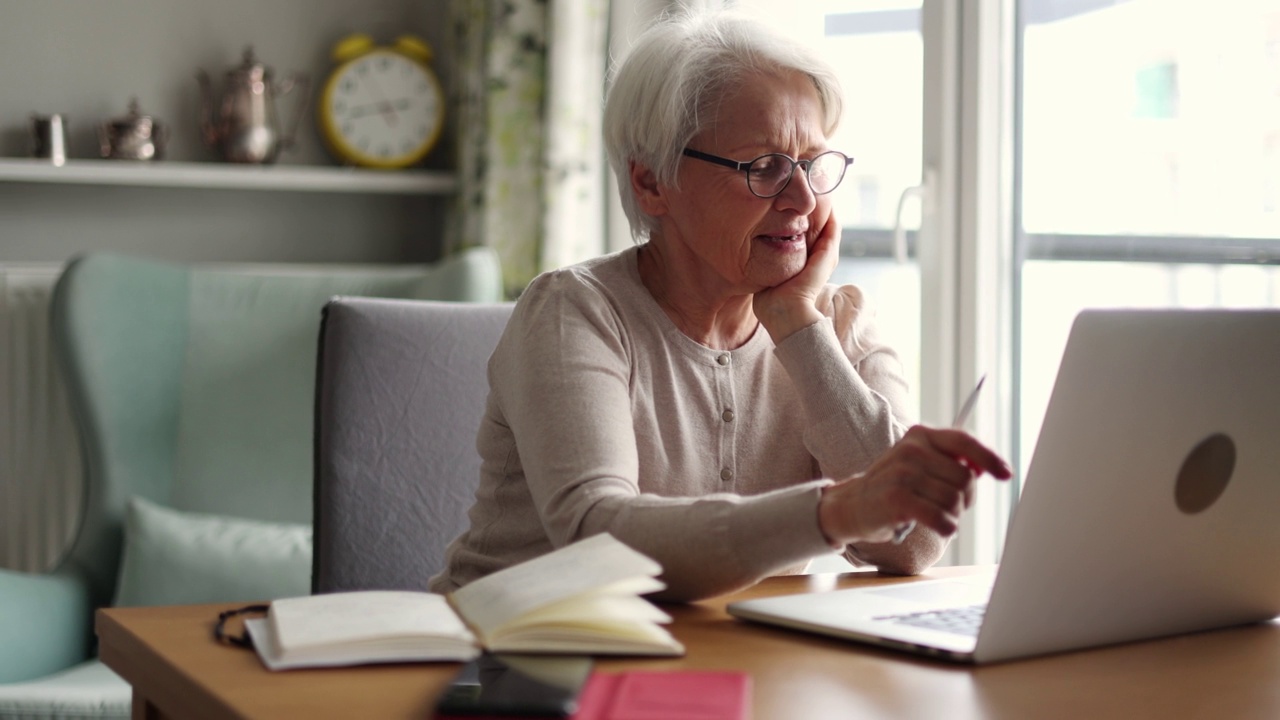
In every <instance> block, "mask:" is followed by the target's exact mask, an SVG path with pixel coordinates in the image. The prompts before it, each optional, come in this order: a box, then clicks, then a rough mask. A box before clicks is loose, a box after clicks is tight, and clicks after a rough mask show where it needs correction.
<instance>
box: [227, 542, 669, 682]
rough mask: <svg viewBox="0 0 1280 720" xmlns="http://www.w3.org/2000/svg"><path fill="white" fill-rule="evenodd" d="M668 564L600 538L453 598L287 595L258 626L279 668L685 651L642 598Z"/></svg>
mask: <svg viewBox="0 0 1280 720" xmlns="http://www.w3.org/2000/svg"><path fill="white" fill-rule="evenodd" d="M661 572H662V567H661V566H660V565H658V563H656V562H654V561H653V560H651V559H650V558H648V557H646V556H644V555H642V554H640V553H638V552H636V551H635V550H632V549H631V548H629V547H627V546H626V545H624V544H623V543H621V542H620V541H618V540H617V539H615V538H614V537H613V536H612V535H608V534H600V535H594V536H592V537H590V538H587V539H586V540H582V541H579V542H576V543H573V544H572V545H567V546H565V547H563V548H560V549H559V550H556V551H555V552H552V553H549V554H547V555H543V556H541V557H537V558H534V559H532V560H529V561H527V562H523V563H521V564H519V565H515V566H512V567H509V568H506V569H504V570H499V571H498V572H495V573H493V574H491V575H488V576H486V577H483V578H481V579H479V580H476V581H475V582H473V583H471V584H470V585H467V586H466V587H463V588H460V589H458V590H456V591H455V592H453V593H450V594H449V595H447V596H446V595H438V594H434V593H426V592H413V591H398V590H362V591H357V592H344V593H331V594H325V595H310V596H306V597H296V598H284V599H281V600H276V601H274V602H272V603H271V609H270V611H269V612H268V613H267V617H265V618H262V619H257V620H248V621H246V622H245V626H246V628H247V629H248V631H249V635H250V636H251V637H252V638H253V644H254V647H255V648H256V649H257V651H258V655H259V657H261V658H262V662H263V663H264V664H265V665H266V666H267V667H268V668H270V669H272V670H284V669H288V668H299V667H324V666H335V665H361V664H365V663H379V662H411V661H430V660H469V659H471V658H472V657H475V656H476V655H477V654H479V652H480V649H481V648H482V647H483V648H487V649H489V650H490V651H492V652H513V653H573V654H584V655H587V654H589V655H681V654H683V653H684V647H683V646H682V645H681V644H680V643H679V642H677V641H676V639H675V638H673V637H672V636H671V634H670V633H668V632H667V631H666V630H664V629H663V628H661V627H659V623H666V622H670V621H671V618H670V617H669V616H668V615H667V614H666V613H664V612H662V611H661V610H659V609H658V608H657V607H655V606H654V605H652V604H650V603H649V602H648V601H647V600H645V599H644V598H642V597H640V595H641V594H643V593H649V592H654V591H656V590H661V589H662V588H663V587H665V586H664V585H663V584H662V582H661V581H660V580H658V579H657V577H656V576H657V575H658V574H659V573H661Z"/></svg>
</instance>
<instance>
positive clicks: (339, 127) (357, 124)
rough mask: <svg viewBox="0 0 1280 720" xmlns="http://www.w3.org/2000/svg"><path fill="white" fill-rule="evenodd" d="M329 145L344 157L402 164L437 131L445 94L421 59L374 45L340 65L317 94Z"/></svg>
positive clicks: (416, 156)
mask: <svg viewBox="0 0 1280 720" xmlns="http://www.w3.org/2000/svg"><path fill="white" fill-rule="evenodd" d="M320 112H321V118H322V120H323V124H324V125H325V132H326V135H327V137H328V139H329V141H330V143H331V144H332V146H333V149H334V150H335V151H336V152H337V153H338V154H339V155H341V156H342V157H343V159H345V160H349V161H351V162H355V163H357V164H360V165H370V166H374V167H404V166H407V165H411V164H413V163H415V162H417V161H419V160H421V159H422V158H423V157H424V156H425V155H426V154H427V152H428V151H430V150H431V148H432V146H433V145H435V142H436V139H437V138H438V137H439V136H440V128H441V125H442V124H443V121H444V98H443V93H442V92H441V90H440V84H439V83H438V82H437V81H436V78H435V75H434V74H432V72H431V70H430V69H429V68H427V67H426V66H425V65H423V64H422V63H419V62H417V61H415V60H413V59H411V58H409V57H406V56H404V55H401V54H399V53H396V52H392V51H389V50H375V51H373V52H371V53H369V54H367V55H364V56H361V57H359V58H356V59H355V60H352V61H350V62H348V63H346V64H345V65H343V66H341V67H340V68H338V69H337V70H336V71H335V72H334V74H333V76H332V77H331V78H330V80H329V83H328V85H327V86H326V88H325V93H324V97H323V98H321V108H320Z"/></svg>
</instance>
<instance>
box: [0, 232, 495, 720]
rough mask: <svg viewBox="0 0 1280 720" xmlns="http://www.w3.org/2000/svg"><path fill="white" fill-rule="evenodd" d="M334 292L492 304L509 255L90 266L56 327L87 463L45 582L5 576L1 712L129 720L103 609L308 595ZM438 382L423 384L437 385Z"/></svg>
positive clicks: (66, 286)
mask: <svg viewBox="0 0 1280 720" xmlns="http://www.w3.org/2000/svg"><path fill="white" fill-rule="evenodd" d="M336 295H344V296H346V295H366V296H381V297H402V298H437V299H442V300H470V301H488V302H498V301H500V300H501V273H500V268H499V267H498V262H497V256H496V255H495V254H494V253H493V252H492V251H491V250H488V249H484V248H476V249H472V250H469V251H464V252H462V253H459V254H456V255H453V256H450V257H448V258H446V259H445V260H442V261H441V262H439V263H436V264H433V265H395V266H391V265H379V266H331V267H330V266H313V267H307V268H302V269H300V268H297V267H289V268H280V267H279V266H263V265H255V266H227V265H211V264H184V263H171V262H161V261H156V260H150V259H145V258H136V257H128V256H122V255H115V254H91V255H87V256H83V257H80V258H77V259H75V260H73V261H72V262H70V263H69V264H68V266H67V268H66V269H65V271H64V272H63V274H62V275H61V277H60V279H59V280H58V283H57V285H56V287H55V291H54V299H53V309H52V330H53V337H54V343H55V348H56V350H57V351H58V354H59V359H60V360H62V361H63V365H64V368H65V370H66V381H67V386H68V394H69V396H70V398H71V400H72V410H73V415H74V417H75V419H76V422H77V426H78V429H79V431H80V439H81V447H82V449H83V453H82V455H83V459H84V462H83V464H84V468H85V485H84V491H83V500H82V506H83V510H82V516H81V518H80V522H79V526H78V529H77V531H76V534H75V537H74V538H73V540H72V542H71V544H70V547H69V549H68V551H67V554H66V557H65V558H64V559H63V561H62V562H61V563H60V565H59V566H58V567H57V568H56V569H55V570H54V571H53V572H51V573H49V574H43V575H37V574H26V573H17V572H9V571H0V718H13V717H40V718H58V717H68V718H70V717H74V718H89V717H128V716H129V701H130V688H129V686H128V685H127V684H126V683H125V682H124V681H123V680H121V679H120V678H119V677H118V676H116V675H115V674H114V673H112V672H111V671H110V670H109V669H107V668H106V667H105V666H103V665H102V664H101V663H100V662H98V661H97V660H96V659H95V658H94V652H93V632H92V628H91V627H90V623H91V620H92V612H93V609H94V608H95V607H100V606H102V605H107V604H123V605H155V604H177V603H192V602H218V601H227V602H230V601H240V600H247V599H250V598H255V599H257V600H265V599H270V598H271V597H279V596H280V594H281V593H285V594H306V593H307V592H308V590H309V587H310V571H311V560H312V528H311V518H312V507H311V498H312V478H313V472H312V461H313V445H312V430H313V407H314V400H315V368H316V347H317V339H318V335H319V330H320V320H321V310H322V308H323V307H324V304H325V303H326V302H327V301H328V300H329V299H330V298H332V297H334V296H336ZM424 379H425V378H424Z"/></svg>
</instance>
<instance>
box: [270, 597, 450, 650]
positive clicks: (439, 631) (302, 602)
mask: <svg viewBox="0 0 1280 720" xmlns="http://www.w3.org/2000/svg"><path fill="white" fill-rule="evenodd" d="M269 622H270V624H271V626H272V628H273V629H274V630H275V636H276V642H278V643H279V645H280V649H281V651H282V652H283V654H285V655H288V654H290V653H292V652H297V651H299V650H306V649H308V648H313V647H319V646H335V645H342V644H346V643H366V644H367V643H369V642H370V641H374V642H376V641H378V640H389V639H395V638H419V639H429V638H447V639H450V640H462V641H473V640H474V638H473V636H472V634H471V632H470V630H468V629H467V627H466V626H465V625H464V624H463V623H462V621H461V620H460V619H459V618H458V616H457V615H456V614H455V613H454V612H453V609H452V608H450V607H449V603H448V601H447V600H445V598H444V596H443V595H438V594H433V593H425V592H408V591H391V590H372V591H359V592H345V593H329V594H324V595H309V596H305V597H297V598H284V599H281V600H276V601H275V602H273V603H271V610H270V613H269ZM427 644H429V642H428V643H427Z"/></svg>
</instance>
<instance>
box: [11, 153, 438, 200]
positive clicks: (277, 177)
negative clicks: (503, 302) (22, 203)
mask: <svg viewBox="0 0 1280 720" xmlns="http://www.w3.org/2000/svg"><path fill="white" fill-rule="evenodd" d="M0 182H23V183H52V184H74V185H131V186H146V187H172V188H205V189H223V190H280V191H295V192H322V193H350V194H362V193H363V194H383V195H447V194H450V193H452V192H454V191H455V190H456V189H457V181H456V180H455V179H454V177H453V176H452V175H450V174H448V173H443V172H438V171H431V170H364V169H356V168H342V167H321V166H311V165H292V166H290V165H236V164H230V163H228V164H222V163H195V162H171V161H168V160H158V161H153V162H133V161H128V160H68V161H67V162H66V164H64V165H61V166H55V165H53V164H51V163H50V162H49V161H48V160H39V159H35V158H0Z"/></svg>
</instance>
